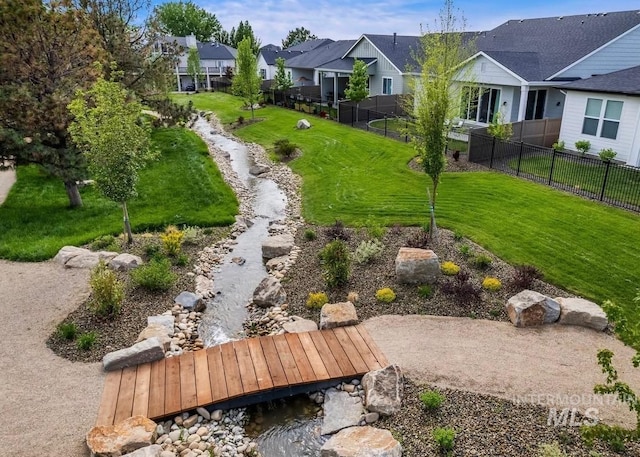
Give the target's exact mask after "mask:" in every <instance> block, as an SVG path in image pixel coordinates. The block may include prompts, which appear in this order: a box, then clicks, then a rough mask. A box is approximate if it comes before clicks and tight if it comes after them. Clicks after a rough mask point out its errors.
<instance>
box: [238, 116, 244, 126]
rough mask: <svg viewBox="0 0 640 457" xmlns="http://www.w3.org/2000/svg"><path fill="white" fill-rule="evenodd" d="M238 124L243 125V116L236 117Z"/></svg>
mask: <svg viewBox="0 0 640 457" xmlns="http://www.w3.org/2000/svg"><path fill="white" fill-rule="evenodd" d="M238 124H240V125H242V124H244V116H238Z"/></svg>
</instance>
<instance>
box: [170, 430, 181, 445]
mask: <svg viewBox="0 0 640 457" xmlns="http://www.w3.org/2000/svg"><path fill="white" fill-rule="evenodd" d="M181 436H182V430H180V429H178V430H172V431H171V432H169V438H170V439H171V441H173V442H174V443H175V442H176V441H178V440H179V439H180V437H181Z"/></svg>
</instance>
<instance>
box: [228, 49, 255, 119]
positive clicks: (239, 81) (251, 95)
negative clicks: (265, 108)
mask: <svg viewBox="0 0 640 457" xmlns="http://www.w3.org/2000/svg"><path fill="white" fill-rule="evenodd" d="M261 84H262V80H261V78H260V75H258V62H257V60H256V56H255V55H254V54H253V50H252V49H251V39H250V38H249V37H247V38H245V39H244V40H242V41H241V42H240V45H239V46H238V56H237V57H236V75H235V76H234V77H233V82H232V88H233V93H234V94H236V95H239V96H240V97H242V98H244V99H245V102H246V103H247V105H249V106H250V107H251V117H252V118H253V117H254V111H253V105H254V104H255V103H257V102H258V100H259V97H260V86H261Z"/></svg>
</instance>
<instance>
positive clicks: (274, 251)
mask: <svg viewBox="0 0 640 457" xmlns="http://www.w3.org/2000/svg"><path fill="white" fill-rule="evenodd" d="M293 244H294V239H293V236H292V235H289V234H283V235H273V236H268V237H267V238H266V239H265V240H264V241H263V242H262V257H263V258H265V259H274V258H276V257H281V256H285V255H287V254H289V252H291V249H293Z"/></svg>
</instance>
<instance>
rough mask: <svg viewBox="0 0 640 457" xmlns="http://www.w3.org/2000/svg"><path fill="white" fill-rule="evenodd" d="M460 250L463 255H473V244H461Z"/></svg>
mask: <svg viewBox="0 0 640 457" xmlns="http://www.w3.org/2000/svg"><path fill="white" fill-rule="evenodd" d="M458 250H459V251H460V254H462V256H463V257H471V256H472V255H473V251H472V250H471V246H469V245H468V244H461V245H460V247H459V248H458Z"/></svg>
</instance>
